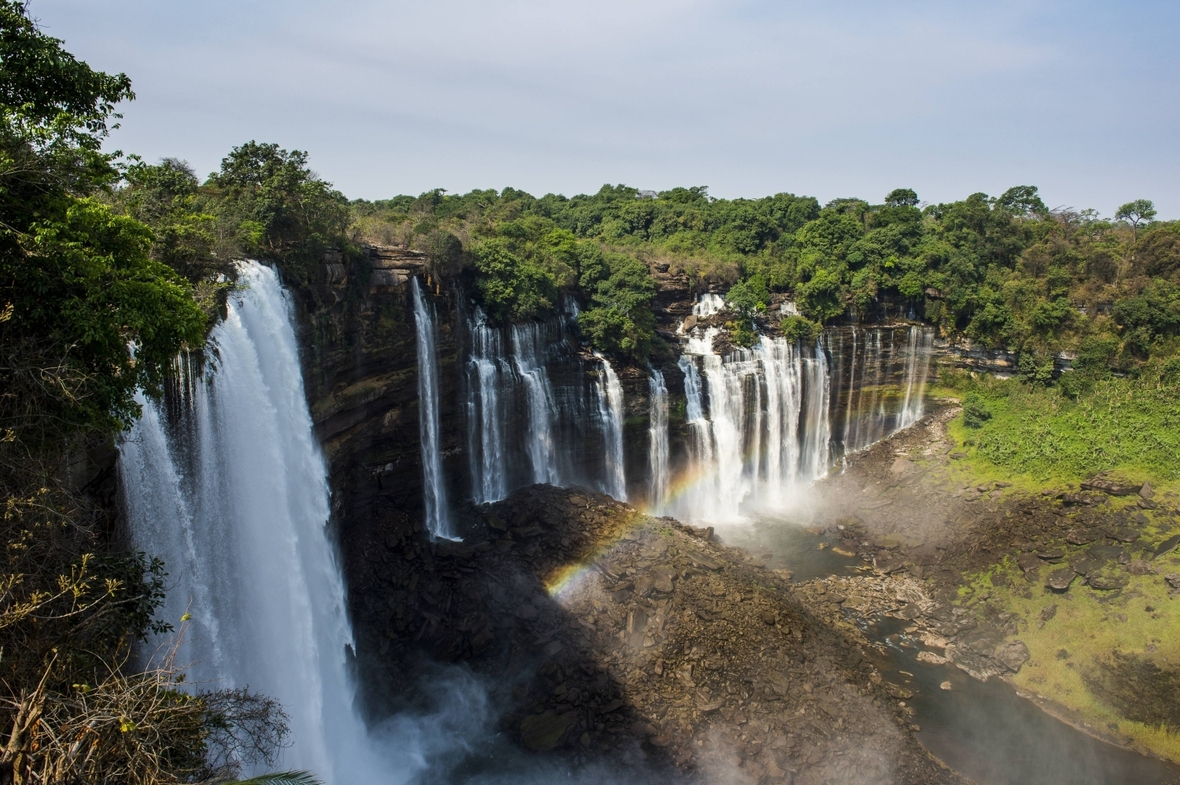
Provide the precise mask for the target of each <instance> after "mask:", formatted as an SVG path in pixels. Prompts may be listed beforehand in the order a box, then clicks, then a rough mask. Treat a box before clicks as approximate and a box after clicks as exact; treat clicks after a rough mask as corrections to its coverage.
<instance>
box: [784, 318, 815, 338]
mask: <svg viewBox="0 0 1180 785" xmlns="http://www.w3.org/2000/svg"><path fill="white" fill-rule="evenodd" d="M779 327H780V329H782V331H783V337H784V338H786V339H787V341H789V342H798V341H811V340H814V339H815V337H816V336H817V335H819V334H820V332H821V331H822V330H823V327H822V326H821V325H819V324H816V323H815V322H813V321H811V320H810V319H807V318H805V317H803V316H788V317H787V318H786V319H783V321H782V323H781V324H780V325H779Z"/></svg>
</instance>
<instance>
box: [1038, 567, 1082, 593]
mask: <svg viewBox="0 0 1180 785" xmlns="http://www.w3.org/2000/svg"><path fill="white" fill-rule="evenodd" d="M1076 577H1077V573H1076V572H1074V571H1073V568H1072V567H1071V568H1069V569H1065V570H1054V571H1053V572H1051V573H1049V577H1048V578H1046V579H1045V585H1046V586H1048V587H1049V588H1050V589H1052V590H1053V591H1059V592H1063V591H1068V590H1069V585H1070V584H1071V583H1073V581H1074V578H1076Z"/></svg>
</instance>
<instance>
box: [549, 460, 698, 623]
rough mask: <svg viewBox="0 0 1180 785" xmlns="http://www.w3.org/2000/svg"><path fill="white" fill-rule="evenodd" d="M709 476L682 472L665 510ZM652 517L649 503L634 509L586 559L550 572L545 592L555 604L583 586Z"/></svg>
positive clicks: (652, 512)
mask: <svg viewBox="0 0 1180 785" xmlns="http://www.w3.org/2000/svg"><path fill="white" fill-rule="evenodd" d="M710 474H711V473H710V472H708V471H706V470H703V469H698V468H696V467H693V468H691V469H688V470H686V471H684V472H681V473H680V474H679V475H678V476H677V477H676V479H675V480H673V481H672V483H671V484H670V485H669V488H668V495H667V498H665V500H664V506H667V505H669V504H672V503H674V502H676V501H677V500H678V499H680V498H682V497H683V496H684V495H685V494H686V493H688V492H689V491H690V490H692V489H693V488H695V487H697V486H698V485H700V484H701V483H702V482H704V481H705V480H706V479H708V477H709V475H710ZM653 515H655V511H654V510H653V505H652V503H651V502H650V501H648V502H645V503H644V504H643V505H642V506H640V507H638V508H637V511H636V513H635V514H633V515H630V516H628V517H627V519H626V520H625V521H623V522H621V523H620V524H619V525H617V526H615V527H613V528H612V530H611V531H610V532H609V533H608V534H606V535H604V536H603V537H602V538H601V539H600V540H599V541H598V542H597V543H595V544H594V545H593V546H592V547H591V548H590V550H589V551H588V552H587V554H586V555H585V556H583V557H582V558H580V559H578V560H577V561H575V562H571V563H570V564H567V565H565V566H563V567H558V568H557V569H556V570H554V571H553V572H551V573H550V574H549V576H548V577H546V578H545V581H544V585H545V591H546V592H547V593H548V594H549V596H550V597H553V598H554V599H558V600H560V599H561V598H562V597H564V596H567V595H568V594H569V592H570V591H572V590H573V589H574V588H576V587H577V586H580V585H581V584H582V583H583V582H585V580H586V578H587V576H589V574H590V573H591V571H592V570H594V569H595V568H596V566H597V565H598V564H599V563H600V562H602V561H603V560H604V559H607V558H608V557H609V556H610V555H611V553H612V552H613V551H614V550H615V549H616V548H617V547H618V546H619V543H620V542H622V541H623V539H624V538H626V536H627V534H629V533H631V532H633V531H635V530H637V529H640V528H642V527H643V526H644V525H645V524H647V522H648V521H649V520H650V519H651V516H653Z"/></svg>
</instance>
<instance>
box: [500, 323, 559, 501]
mask: <svg viewBox="0 0 1180 785" xmlns="http://www.w3.org/2000/svg"><path fill="white" fill-rule="evenodd" d="M510 334H511V336H512V361H513V365H514V367H515V370H516V375H517V378H518V379H519V380H520V382H521V383H522V384H523V385H524V390H525V401H526V405H527V410H528V421H529V422H528V429H527V430H526V431H525V434H524V437H525V448H526V451H527V452H528V456H529V463H530V465H531V467H532V473H533V476H532V481H533V482H535V483H537V482H543V483H549V484H551V485H557V484H559V482H560V479H559V476H558V471H557V460H556V456H555V454H554V450H553V409H554V404H553V388H552V386H551V385H550V384H549V375H548V373H547V372H546V371H545V365H544V364H543V362H542V358H543V352H544V340H545V335H544V331H543V330H542V326H541V325H539V324H536V323H530V324H520V325H515V326H514V327H512V329H511V333H510Z"/></svg>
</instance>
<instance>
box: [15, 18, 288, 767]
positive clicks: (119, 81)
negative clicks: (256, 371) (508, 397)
mask: <svg viewBox="0 0 1180 785" xmlns="http://www.w3.org/2000/svg"><path fill="white" fill-rule="evenodd" d="M0 63H2V66H3V67H2V69H0V488H2V489H3V493H4V508H3V517H2V518H0V538H2V540H3V546H4V555H3V559H4V565H3V569H2V570H0V728H2V729H3V730H0V733H3V734H5V735H3V736H0V782H5V783H9V782H10V783H76V782H126V783H167V782H192V781H197V780H204V779H207V778H208V777H210V776H214V775H220V776H222V777H224V775H226V774H227V773H229V772H230V770H231V769H232V765H233V761H234V760H241V759H249V758H250V757H251V755H253V756H255V757H260V758H262V759H266V758H267V757H268V756H269V755H270V754H271V753H272V752H273V750H274V749H275V747H276V745H277V744H279V743H280V742H281V741H282V738H283V736H284V734H285V726H284V719H283V715H282V712H281V710H280V709H279V708H278V707H277V706H276V705H275V704H274V703H273V702H272V701H270V700H269V699H267V698H265V697H263V696H257V695H253V694H251V693H248V692H245V691H215V692H204V693H202V692H197V693H193V692H188V691H184V690H181V689H180V686H181V685H180V682H181V680H182V679H183V673H182V672H180V671H179V670H178V669H177V668H176V667H175V663H173V661H172V659H171V657H170V656H168V655H167V654H165V655H164V656H163V657H161V658H159V659H157V660H156V661H155V662H153V663H152V664H151V665H150V666H149V667H148V668H146V669H143V668H134V667H130V666H129V660H130V654H131V651H130V647H131V646H132V644H133V643H134V642H135V641H136V640H142V639H144V638H145V636H147V635H148V634H149V632H152V631H155V632H163V631H166V630H167V626H168V625H166V624H164V623H163V622H161V621H157V620H154V619H153V614H154V612H155V610H156V608H157V607H158V606H159V604H160V601H161V599H162V591H163V587H164V585H165V575H164V572H163V567H162V565H161V564H160V563H159V562H158V561H154V560H152V559H150V558H148V557H147V556H145V555H144V554H138V553H125V552H120V551H119V550H118V549H116V548H113V547H112V544H111V539H110V535H111V532H110V528H109V521H108V520H106V518H105V517H104V515H105V514H106V513H105V511H104V510H103V509H102V508H101V507H100V506H98V505H96V504H94V503H93V501H92V499H91V496H90V495H89V494H88V493H86V489H85V488H82V487H79V486H80V481H79V480H78V478H76V477H75V476H74V472H73V471H72V470H71V467H73V466H77V465H84V463H85V461H84V460H80V458H81V457H82V456H84V455H85V453H86V451H87V450H88V449H89V448H92V447H95V446H101V445H102V444H103V443H108V444H109V441H110V439H111V437H112V435H113V433H114V432H115V431H117V430H118V429H119V428H121V427H123V426H125V425H127V424H129V423H130V422H131V421H132V420H133V419H134V417H135V416H137V414H138V407H137V405H136V403H135V398H134V396H135V393H136V391H137V390H141V389H142V390H146V391H148V392H152V391H154V390H157V389H158V388H159V385H160V383H161V381H162V379H163V377H164V374H165V371H166V369H167V368H168V367H169V364H170V363H171V361H172V359H173V358H174V357H175V356H176V354H177V352H178V351H180V350H181V349H183V348H185V347H186V346H198V345H200V344H201V343H202V341H203V339H204V335H205V329H206V321H207V320H206V315H205V314H204V313H203V312H202V310H201V309H200V307H198V304H197V302H196V300H195V299H194V295H193V289H192V286H191V285H190V283H189V282H188V281H187V280H186V279H185V277H184V276H182V275H181V274H180V273H178V272H177V271H176V270H175V269H174V268H173V267H172V266H169V264H167V263H165V262H167V261H171V260H168V259H162V258H161V257H162V256H163V254H161V253H159V252H158V249H157V248H155V244H156V242H157V237H158V236H157V235H154V234H153V231H152V229H151V228H149V227H148V226H147V225H146V224H144V223H142V222H140V221H138V220H136V219H135V218H133V217H131V216H129V215H127V214H126V212H125V211H123V210H120V209H119V208H118V206H117V205H116V204H115V203H114V202H113V201H112V199H111V195H112V193H113V190H112V189H113V188H114V186H115V185H116V183H117V182H118V181H119V180H120V177H121V174H122V173H121V170H120V168H119V166H118V161H117V159H116V158H115V157H114V156H113V155H111V154H108V153H104V152H102V143H103V140H104V138H105V137H106V135H107V131H108V128H109V123H110V121H111V118H112V115H113V108H114V106H115V104H116V103H118V102H119V101H122V100H126V99H129V98H131V95H132V94H131V88H130V82H129V80H128V79H127V77H126V76H123V75H122V74H119V75H114V76H112V75H109V74H104V73H100V72H97V71H94V70H92V69H91V68H90V67H89V66H87V65H86V64H85V63H82V62H79V61H77V60H76V59H75V58H74V57H72V56H71V55H69V54H68V53H67V52H65V51H64V50H63V49H62V48H61V45H60V42H59V41H57V40H55V39H53V38H50V37H48V36H45V35H44V34H42V33H41V32H40V31H39V30H38V29H37V28H36V26H35V25H34V24H33V23H32V22H31V21H30V20H29V18H28V16H27V13H26V9H25V6H24V4H23V3H21V2H15V1H14V0H3V1H2V2H0ZM178 267H179V265H178ZM227 767H228V768H227Z"/></svg>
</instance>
